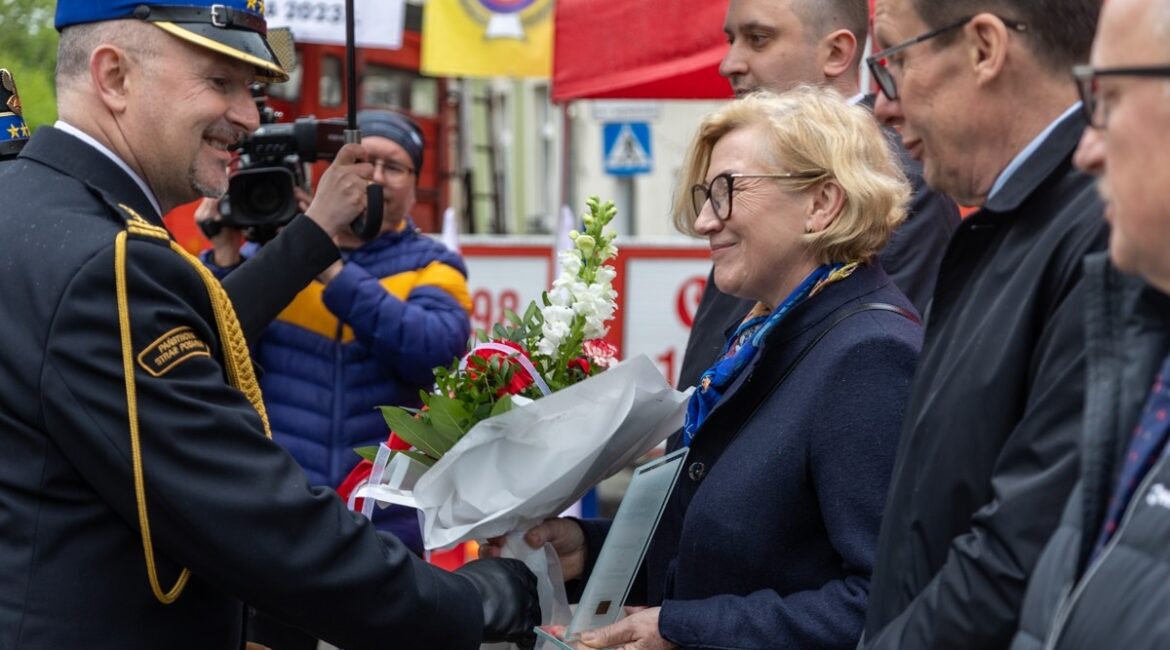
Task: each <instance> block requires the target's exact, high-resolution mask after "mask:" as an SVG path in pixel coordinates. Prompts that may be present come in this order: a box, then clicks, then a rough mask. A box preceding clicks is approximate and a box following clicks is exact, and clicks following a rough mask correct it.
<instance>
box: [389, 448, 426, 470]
mask: <svg viewBox="0 0 1170 650" xmlns="http://www.w3.org/2000/svg"><path fill="white" fill-rule="evenodd" d="M394 453H396V454H402V455H403V456H406V457H407V458H413V459H414V460H417V461H418V462H420V463H422V464H423V465H426V466H427V467H434V466H435V459H434V458H431V457H430V456H428V455H426V454H423V453H419V452H417V451H396V452H394Z"/></svg>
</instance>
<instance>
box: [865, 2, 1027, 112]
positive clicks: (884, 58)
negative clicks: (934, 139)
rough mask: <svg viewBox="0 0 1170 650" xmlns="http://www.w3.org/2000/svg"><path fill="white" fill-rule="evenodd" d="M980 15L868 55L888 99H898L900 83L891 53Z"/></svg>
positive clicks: (1012, 24)
mask: <svg viewBox="0 0 1170 650" xmlns="http://www.w3.org/2000/svg"><path fill="white" fill-rule="evenodd" d="M978 15H979V14H975V15H973V16H966V17H963V18H960V19H958V20H956V21H955V22H953V23H947V24H946V25H943V26H942V27H939V28H938V29H932V30H930V31H929V32H926V33H925V34H919V35H918V36H915V37H914V38H911V39H909V40H905V41H902V42H901V43H898V44H897V45H894V46H893V47H887V48H886V49H884V50H882V51H881V52H878V53H876V54H874V55H873V56H871V57H867V58H866V59H865V64H866V65H867V66H869V72H870V74H872V75H873V78H874V80H875V81H877V85H878V88H880V89H881V91H882V94H883V95H885V96H886V99H889V100H890V101H893V100H896V99H898V85H897V84H896V83H894V75H893V73H892V72H890V68H889V59H890V55H893V54H897V53H898V52H901V51H902V50H905V49H906V48H909V47H911V46H914V45H918V44H919V43H921V42H923V41H929V40H930V39H932V38H934V37H936V36H941V35H942V34H945V33H947V32H949V31H951V30H952V29H958V28H960V27H962V26H963V25H966V24H967V23H969V22H971V21H972V20H975V16H978ZM996 18H999V20H1000V22H1002V23H1003V24H1004V25H1006V26H1008V27H1009V28H1011V29H1014V30H1016V31H1017V32H1026V31H1028V26H1027V25H1025V24H1024V23H1021V22H1017V21H1015V20H1009V19H1007V18H1004V17H1002V16H996Z"/></svg>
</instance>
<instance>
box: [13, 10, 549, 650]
mask: <svg viewBox="0 0 1170 650" xmlns="http://www.w3.org/2000/svg"><path fill="white" fill-rule="evenodd" d="M257 6H258V3H255V2H251V1H247V0H238V1H236V2H224V3H218V4H216V5H208V4H199V3H195V4H190V3H189V4H188V5H181V6H175V5H168V6H162V5H156V4H155V3H143V2H131V1H108V2H103V3H93V2H89V1H88V0H86V1H82V0H77V1H75V2H74V1H62V2H60V3H59V4H58V7H57V24H58V27H59V28H60V29H62V35H61V45H60V50H59V57H58V59H59V63H58V65H59V67H58V75H57V84H58V100H59V113H60V116H61V121H60V122H58V123H57V125H56V127H55V128H45V129H42V130H39V131H38V132H37V133H36V135H34V136H33V138H32V139H31V141H30V143H29V144H28V146H27V147H25V149H24V150H23V151H22V152H21V155H20V157H19V158H17V159H16V160H14V161H10V162H6V163H4V165H3V166H0V195H2V196H4V197H5V199H4V202H3V203H2V204H0V259H3V260H4V261H5V265H6V268H5V272H4V274H3V296H4V309H3V310H2V311H0V330H2V331H4V333H5V337H4V338H3V340H2V341H0V368H2V372H3V375H4V377H5V388H4V390H3V391H0V448H3V449H4V453H3V454H2V455H0V575H2V576H4V580H3V582H4V589H0V648H2V649H3V650H10V649H13V650H14V649H16V648H20V649H24V648H154V647H160V648H161V647H167V648H190V649H192V650H196V649H198V650H207V649H219V648H222V649H228V648H240V647H241V646H242V645H243V641H242V640H243V629H242V627H243V621H244V615H245V605H244V603H248V604H250V605H253V606H255V607H258V608H261V609H263V610H265V611H267V612H270V613H273V614H276V615H279V616H280V617H282V618H283V619H284V620H286V621H288V622H290V623H293V624H295V625H298V626H301V627H303V628H304V629H306V630H308V631H310V632H313V633H314V634H317V635H319V636H321V637H323V638H325V639H329V640H331V641H332V642H334V643H337V644H340V645H343V646H344V647H346V648H380V647H385V645H386V643H387V642H388V640H392V642H393V643H394V644H395V646H396V647H404V648H434V647H443V648H469V649H470V648H475V647H477V646H478V645H479V644H480V643H481V642H482V640H484V639H503V638H505V637H516V636H518V635H520V634H523V633H527V632H528V631H529V630H530V627H531V625H532V624H533V622H534V619H536V618H538V614H537V612H536V611H535V610H536V609H537V608H536V607H535V606H534V604H535V593H534V592H535V590H534V588H533V585H532V582H533V581H532V577H531V575H530V574H528V573H527V571H526V570H525V569H523V568H522V567H521V566H518V565H517V564H516V563H515V562H504V563H499V562H494V563H487V564H485V563H473V564H471V565H468V567H469V568H467V569H461V570H460V572H458V573H456V574H450V573H447V572H444V571H442V570H440V569H437V568H435V567H432V566H430V565H428V564H426V563H424V562H423V561H421V560H419V559H417V558H415V557H414V556H413V554H411V553H410V552H409V551H407V550H406V549H405V548H404V547H403V546H402V545H401V544H400V543H399V542H398V541H397V540H395V539H394V538H393V537H390V536H381V535H379V534H378V533H377V532H376V531H375V530H374V529H373V528H372V527H371V526H370V525H369V523H368V522H367V521H366V520H365V519H364V518H362V517H360V516H358V515H355V514H353V513H350V512H348V511H347V510H346V508H345V505H344V504H343V503H342V502H341V501H340V500H339V499H338V498H337V496H336V495H335V494H333V493H332V492H330V491H328V490H323V489H313V488H311V487H310V486H309V484H308V481H307V480H306V479H305V477H304V474H303V473H302V472H301V471H300V469H299V468H298V467H297V465H296V463H295V462H294V461H293V459H292V458H291V457H289V456H288V455H287V454H286V453H285V452H284V451H283V450H281V449H280V447H279V446H277V445H276V444H274V443H273V442H272V441H271V440H269V439H268V438H267V437H266V436H265V435H264V434H265V433H267V432H268V425H267V417H266V415H265V411H264V408H263V402H262V400H261V395H260V392H259V389H258V387H257V383H256V377H255V374H254V369H253V366H252V363H251V360H250V358H249V356H248V351H247V350H248V349H247V341H246V335H247V332H246V330H247V328H248V325H246V324H245V325H244V326H243V327H241V323H240V322H239V321H238V320H237V318H236V317H235V311H234V309H233V308H232V303H231V301H230V300H229V298H228V294H227V293H225V292H224V291H223V290H222V289H221V288H220V287H219V285H218V283H217V282H216V281H215V280H214V278H213V277H212V276H211V275H210V273H209V272H207V271H206V270H205V269H203V268H202V266H201V265H200V264H199V263H198V261H196V260H194V259H193V258H190V257H189V256H186V255H185V253H184V252H183V251H182V249H181V247H179V246H177V244H175V243H174V242H173V241H171V240H170V237H169V234H168V233H167V231H166V230H165V228H163V226H162V221H161V215H162V214H163V213H164V212H166V211H167V210H169V209H171V208H173V207H175V206H176V205H178V204H181V203H186V202H188V201H191V200H193V199H195V198H197V196H198V195H200V194H208V195H214V194H218V193H222V192H223V191H224V189H226V185H227V162H228V160H229V154H228V152H227V149H228V147H229V146H230V145H232V144H233V143H234V142H235V141H237V140H238V138H239V137H240V136H241V134H243V133H245V132H247V131H249V130H252V129H254V128H256V126H257V125H258V120H259V116H258V115H257V113H256V109H255V105H254V103H253V102H252V99H251V94H250V93H249V92H248V85H249V83H250V82H251V81H253V80H254V79H255V78H257V77H261V78H265V79H269V80H272V79H280V78H281V77H283V75H284V73H283V70H282V69H281V68H280V64H279V62H278V61H277V60H276V58H275V57H274V56H273V55H272V53H271V51H270V50H269V49H268V47H267V45H266V43H265V41H264V39H263V33H264V19H263V16H262V14H260V13H259V12H258V11H256V7H257ZM365 155H366V154H365V152H364V151H363V150H362V149H361V147H358V146H350V147H347V148H345V149H343V150H342V151H341V153H340V154H339V156H338V159H337V161H336V163H335V165H334V166H333V167H332V168H331V170H330V172H329V173H327V174H326V175H325V176H324V177H323V178H322V181H321V188H320V190H319V192H318V195H317V199H316V200H315V201H314V203H313V205H312V206H310V208H309V209H308V211H307V212H308V213H309V214H310V215H314V216H316V217H321V216H322V214H323V213H326V212H332V213H334V214H333V215H332V217H330V218H322V219H319V220H318V222H319V223H321V224H323V225H327V224H334V225H332V226H327V227H331V228H332V232H331V231H329V230H325V231H322V232H321V233H319V236H322V237H325V238H326V239H327V238H329V237H330V235H332V234H334V233H336V230H337V227H338V226H337V224H340V223H343V222H344V221H346V220H349V219H352V217H353V215H354V214H356V213H357V212H359V211H360V210H361V209H362V208H363V207H364V195H365V187H366V182H367V179H368V178H369V177H370V176H371V174H372V168H371V167H372V166H371V165H369V164H368V163H365V162H362V160H363V158H364V156H365ZM339 217H341V218H339ZM302 224H303V226H302V227H303V228H316V229H318V230H320V228H319V227H318V225H316V224H315V223H314V222H313V221H310V220H307V219H306V220H303V221H302ZM334 255H336V253H334ZM251 264H253V265H255V262H252V263H251ZM245 266H247V265H245ZM253 268H255V267H253ZM260 268H263V267H262V266H261V267H260ZM270 270H271V268H270ZM243 271H244V269H243V268H241V272H243ZM251 286H252V287H253V288H254V287H255V286H256V285H251ZM250 311H251V310H250ZM252 313H253V315H254V316H255V314H256V313H258V312H252ZM257 320H262V319H259V318H258V319H257Z"/></svg>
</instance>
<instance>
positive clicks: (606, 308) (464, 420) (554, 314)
mask: <svg viewBox="0 0 1170 650" xmlns="http://www.w3.org/2000/svg"><path fill="white" fill-rule="evenodd" d="M588 206H589V212H587V213H586V214H585V216H584V223H585V231H584V233H579V232H577V231H573V232H571V233H570V235H569V236H570V238H571V239H572V241H573V248H571V249H568V250H563V251H560V253H559V259H560V263H561V269H562V271H561V274H560V277H558V278H557V279H556V281H554V282H553V287H552V290H551V291H548V292H545V293H544V294H543V295H542V297H541V298H542V302H543V305H540V306H538V305H537V304H536V303H535V302H533V303H530V304H529V305H528V309H527V310H526V311H525V312H524V315H523V316H518V315H517V314H515V313H514V312H511V311H508V312H506V314H505V320H506V322H505V323H502V324H498V325H496V326H495V327H494V328H493V329H492V332H491V335H490V337H489V335H488V333H486V332H483V331H480V332H477V333H476V339H477V341H478V344H477V345H476V346H475V347H474V348H473V349H472V351H471V353H470V354H469V355H467V356H466V357H465V358H464V359H463V361H461V362H460V363H459V364H457V365H455V366H452V367H451V368H436V369H435V391H434V392H433V393H423V394H422V402H423V407H422V408H421V409H409V408H402V407H397V406H383V407H381V410H382V415H383V416H384V417H385V419H386V423H387V424H388V425H389V426H390V429H391V430H392V431H393V432H394V434H393V435H394V437H395V438H397V439H398V440H397V441H395V440H393V439H392V440H391V444H390V446H391V449H394V448H395V447H398V448H399V449H398V450H395V451H397V453H402V454H404V455H407V456H409V457H410V458H412V459H413V460H415V461H417V462H419V463H422V464H423V465H426V466H428V467H430V466H432V465H434V464H435V462H436V461H438V460H439V459H440V458H442V457H443V455H444V454H445V453H447V451H449V450H450V449H451V447H453V446H454V445H455V443H457V442H458V441H459V440H460V439H461V438H462V437H463V436H464V435H465V434H466V433H467V432H468V431H470V430H471V428H472V427H474V426H475V424H476V423H478V422H480V421H482V420H486V419H487V418H489V417H493V416H496V415H500V414H502V413H506V412H508V411H509V410H511V409H512V408H513V406H514V405H515V403H516V402H515V401H514V400H513V396H520V397H523V398H529V399H538V398H540V397H543V396H545V395H548V394H550V393H552V392H555V391H558V390H561V389H562V388H565V387H567V386H570V385H572V384H575V383H577V382H580V381H582V380H583V379H585V378H587V377H590V376H592V375H594V374H596V373H598V372H600V371H602V370H604V369H606V368H608V367H610V366H612V365H614V364H615V363H616V360H615V354H616V352H617V351H616V350H615V349H614V347H613V346H612V345H610V344H609V343H606V342H605V341H603V340H602V339H601V337H602V336H605V333H606V331H607V327H606V322H607V321H609V320H610V319H611V318H613V314H614V309H615V308H616V303H615V302H614V300H615V299H616V298H617V292H616V291H614V290H613V284H612V283H613V279H614V276H615V275H616V273H615V271H614V269H613V267H612V266H609V265H607V264H606V262H608V261H610V260H612V259H613V258H614V256H616V255H617V247H616V246H614V243H613V240H614V234H613V232H612V231H609V230H608V229H607V226H608V224H609V223H610V221H611V220H612V219H613V217H614V215H615V214H616V209H615V208H614V206H613V203H611V202H606V203H604V204H602V203H600V202H599V201H598V199H597V198H596V197H593V198H590V199H589V201H588ZM403 443H405V445H409V447H411V449H401V448H402V447H403V446H404V445H403ZM377 450H378V448H377V447H370V448H364V449H359V450H357V451H358V453H359V454H360V455H362V456H363V457H364V458H367V459H369V460H371V461H372V460H374V459H375V457H376V453H377Z"/></svg>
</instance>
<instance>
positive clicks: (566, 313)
mask: <svg viewBox="0 0 1170 650" xmlns="http://www.w3.org/2000/svg"><path fill="white" fill-rule="evenodd" d="M540 313H541V314H542V315H543V316H544V324H542V325H541V327H540V334H541V338H540V341H539V342H538V343H537V345H536V351H537V353H538V354H543V355H546V356H550V357H551V356H554V355H555V354H556V353H557V348H559V347H560V345H561V342H562V341H564V340H565V337H566V336H568V335H569V332H570V331H571V330H572V327H573V310H572V309H570V308H568V307H565V306H562V305H550V306H548V307H544V308H543V309H541V310H540Z"/></svg>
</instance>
